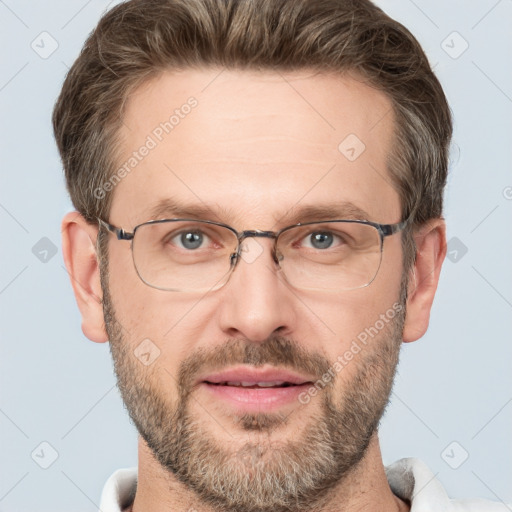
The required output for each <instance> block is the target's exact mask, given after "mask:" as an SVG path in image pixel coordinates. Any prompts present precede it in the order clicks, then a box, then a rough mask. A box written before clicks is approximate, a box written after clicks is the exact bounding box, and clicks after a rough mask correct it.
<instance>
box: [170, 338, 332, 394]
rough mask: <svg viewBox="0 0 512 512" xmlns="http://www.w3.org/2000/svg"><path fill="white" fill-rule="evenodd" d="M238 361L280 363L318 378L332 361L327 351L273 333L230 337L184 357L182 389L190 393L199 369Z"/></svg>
mask: <svg viewBox="0 0 512 512" xmlns="http://www.w3.org/2000/svg"><path fill="white" fill-rule="evenodd" d="M238 364H246V365H252V366H256V367H258V366H263V365H265V364H268V365H271V366H278V367H280V368H286V369H289V370H294V371H297V372H300V373H306V374H311V375H314V376H315V377H316V378H315V380H317V379H320V378H321V377H322V375H324V374H325V373H327V371H328V370H329V368H330V365H331V363H330V361H329V360H328V359H327V357H325V356H324V355H322V354H320V353H318V352H314V353H312V352H309V351H307V350H306V349H304V348H303V347H302V346H301V345H299V344H298V343H297V342H296V341H294V340H292V339H290V338H286V337H282V336H273V337H270V338H267V339H266V340H265V341H263V342H260V343H256V342H254V341H249V340H247V339H244V338H237V339H230V340H227V341H226V342H224V343H223V344H222V345H219V346H215V347H211V348H204V347H203V348H200V349H198V350H196V351H195V352H194V353H193V354H190V355H189V356H188V357H187V358H185V359H184V360H183V362H182V363H181V365H180V369H179V375H178V384H179V389H180V392H181V393H182V394H183V395H185V396H186V395H188V394H189V393H190V391H191V390H192V388H193V386H194V382H195V381H196V379H197V375H198V374H199V373H202V372H204V371H218V370H222V369H224V368H227V367H229V366H234V365H238Z"/></svg>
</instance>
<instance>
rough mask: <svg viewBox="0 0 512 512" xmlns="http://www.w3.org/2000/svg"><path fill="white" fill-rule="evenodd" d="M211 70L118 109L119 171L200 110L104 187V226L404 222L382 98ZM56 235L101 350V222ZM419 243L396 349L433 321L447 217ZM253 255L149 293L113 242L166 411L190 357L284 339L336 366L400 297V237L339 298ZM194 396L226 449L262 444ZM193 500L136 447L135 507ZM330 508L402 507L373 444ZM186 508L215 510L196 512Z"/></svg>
mask: <svg viewBox="0 0 512 512" xmlns="http://www.w3.org/2000/svg"><path fill="white" fill-rule="evenodd" d="M219 73H220V70H206V69H203V70H186V71H183V72H180V73H174V74H172V73H169V72H167V73H164V74H162V75H161V76H160V77H158V78H157V79H153V80H152V81H151V82H149V83H147V84H145V85H144V86H143V87H141V88H140V89H139V90H137V91H136V92H135V93H134V94H133V95H132V96H131V97H130V98H129V100H128V102H127V105H126V111H125V115H124V124H125V126H124V127H123V128H122V130H121V133H120V135H121V142H120V144H121V146H120V149H121V159H120V162H124V161H125V160H126V159H128V158H129V157H130V155H131V153H132V152H133V151H134V150H136V149H137V148H139V147H140V146H141V145H142V144H143V143H144V141H145V139H146V137H147V135H148V134H150V133H151V132H152V131H153V130H154V129H155V127H156V126H158V125H159V124H160V123H161V122H162V121H164V120H166V119H167V118H168V117H169V115H170V113H172V112H173V110H174V109H176V108H179V107H180V105H182V104H184V103H185V102H186V101H187V99H188V98H189V97H190V96H194V97H195V98H196V99H197V101H198V106H197V107H196V108H194V109H193V110H192V111H191V113H190V114H189V115H188V116H186V117H185V118H184V119H181V120H180V124H179V125H178V126H176V127H175V128H174V130H173V131H172V133H171V134H169V135H167V136H165V137H164V139H163V140H162V141H161V142H160V143H159V144H158V146H157V147H156V148H155V149H153V150H151V151H150V152H149V154H148V156H147V157H145V158H144V159H143V160H142V161H141V162H140V163H139V164H138V165H137V167H136V169H134V170H133V171H132V172H131V173H130V174H128V175H127V176H126V177H125V178H124V179H123V180H122V181H121V182H120V183H119V184H118V185H117V186H116V187H115V190H114V197H113V202H112V209H111V213H110V217H109V219H108V221H109V222H111V223H112V224H114V225H116V226H121V227H123V228H125V229H126V230H129V231H131V230H132V229H133V227H134V226H136V225H137V224H140V223H142V222H145V221H147V220H150V218H151V217H150V216H149V211H150V209H151V207H153V206H154V205H155V204H156V203H157V202H158V201H159V200H163V199H165V198H170V197H172V198H174V199H179V200H181V201H183V202H186V203H187V204H194V205H197V204H199V205H205V204H206V205H208V206H209V207H210V208H211V209H212V217H211V220H217V221H221V222H225V223H227V224H229V225H231V226H233V227H235V228H236V229H237V230H238V231H241V230H245V229H261V230H274V231H275V230H277V229H280V228H282V227H284V226H287V225H289V224H291V223H292V222H290V220H289V219H290V213H293V212H294V211H296V209H297V208H299V207H301V206H304V205H322V204H325V203H326V202H328V203H334V202H340V201H350V202H352V203H353V204H355V205H356V206H358V207H359V208H362V209H364V210H365V211H366V212H367V213H368V220H372V221H375V222H379V223H395V222H399V221H400V220H401V208H400V201H399V196H398V194H397V192H396V190H394V189H393V188H392V187H391V186H390V183H391V181H390V179H389V174H388V171H387V169H386V155H387V154H388V153H389V151H390V147H391V144H392V138H391V137H392V133H393V127H394V124H393V123H394V121H393V116H392V114H391V104H390V102H389V100H388V99H387V98H386V96H385V95H384V94H383V93H381V92H379V91H376V90H374V89H372V88H370V87H368V86H367V85H365V84H364V83H362V81H359V80H356V79H354V78H353V77H348V76H345V77H340V76H336V77H335V76H329V75H320V74H314V73H306V72H304V71H303V72H300V73H286V74H277V73H267V72H265V73H263V72H261V73H258V72H248V71H243V72H241V71H226V70H224V71H223V72H222V73H220V74H219ZM349 134H356V135H357V137H359V139H360V140H362V141H363V142H364V144H365V146H366V149H365V151H364V152H363V153H362V154H361V156H360V157H359V158H357V159H356V160H355V161H353V162H350V161H349V160H347V159H346V158H345V157H344V156H343V155H342V154H341V153H340V151H339V150H338V145H339V144H340V142H341V141H342V140H344V139H345V137H346V136H347V135H349ZM163 217H165V216H163ZM62 227H63V251H64V259H65V263H66V267H67V269H68V271H69V273H70V275H71V276H72V278H73V279H72V280H71V282H72V285H73V288H74V292H75V295H76V299H77V302H78V305H79V308H80V311H81V314H82V330H83V332H84V334H85V335H86V336H87V337H88V338H89V339H91V340H92V341H95V342H98V343H104V342H106V341H108V336H107V333H106V330H105V325H104V318H103V310H102V306H101V298H102V289H101V285H100V275H99V264H98V258H97V255H96V252H95V242H96V237H97V231H98V229H97V226H93V225H89V224H88V223H87V222H85V220H84V219H83V218H82V217H81V216H80V215H79V214H77V213H76V212H74V213H70V214H68V215H66V217H65V218H64V220H63V226H62ZM415 238H416V243H417V247H418V253H417V258H416V263H415V266H414V268H413V269H411V272H410V279H409V293H408V299H407V315H406V319H405V325H404V329H403V336H402V337H403V341H405V342H411V341H415V340H417V339H418V338H420V337H421V336H422V335H423V334H424V333H425V331H426V329H427V326H428V322H429V315H430V309H431V305H432V302H433V299H434V295H435V291H436V287H437V283H438V279H439V274H440V269H441V264H442V261H443V259H444V256H445V253H446V242H445V226H444V222H443V221H442V220H441V219H435V220H432V221H430V222H429V223H428V225H426V226H424V227H423V228H421V229H420V230H418V232H417V233H416V234H415ZM258 244H260V246H261V247H263V249H264V251H263V252H262V253H261V254H260V255H258V256H256V258H255V259H254V261H252V262H251V263H248V262H245V261H241V262H240V263H239V264H238V266H237V268H236V270H235V271H234V273H233V274H232V276H231V278H230V280H229V281H228V283H227V284H226V285H225V286H224V287H223V288H221V289H220V290H217V291H215V292H212V293H209V294H206V295H203V294H202V295H199V296H198V294H192V293H173V292H164V291H160V290H156V289H154V288H151V287H149V286H147V285H145V284H144V283H143V282H142V281H141V280H140V279H139V277H138V276H137V274H136V272H135V269H134V266H133V262H132V255H131V251H130V244H129V243H128V242H119V241H115V239H114V237H113V236H111V237H110V241H109V272H110V276H109V288H110V295H111V298H112V301H113V304H114V306H115V310H116V316H117V319H118V321H119V323H120V324H121V326H122V328H123V330H124V331H123V335H124V339H125V341H126V343H127V344H128V345H129V348H130V349H131V350H132V351H133V350H134V349H135V348H136V347H137V345H138V344H139V343H140V342H141V340H143V339H145V338H149V339H151V340H153V341H154V342H155V343H156V345H158V347H159V349H160V351H161V354H160V356H159V357H158V359H157V360H156V361H155V363H154V366H151V367H150V368H151V371H153V372H155V374H156V373H158V376H159V377H158V379H157V380H155V382H158V386H159V391H160V393H162V394H163V395H164V396H166V397H167V400H169V403H170V404H174V403H175V401H176V397H177V394H178V392H177V389H176V380H175V379H174V378H173V376H175V375H177V372H178V368H179V364H180V362H181V361H183V360H184V358H185V357H186V356H187V355H188V354H190V352H192V351H194V350H198V349H200V348H202V347H208V348H211V347H215V346H221V345H222V343H223V342H224V341H225V340H228V339H235V338H244V339H246V340H250V341H251V342H252V343H255V344H258V343H262V342H263V341H264V340H266V339H268V338H269V336H272V335H275V334H279V335H281V336H288V337H291V338H293V339H295V340H296V341H297V342H298V343H299V344H300V345H301V346H303V347H304V348H306V349H307V350H309V351H311V352H317V353H320V354H323V355H324V356H325V357H326V358H327V359H329V360H330V361H334V360H336V357H337V356H338V355H340V354H343V353H344V352H345V350H347V349H348V348H349V345H350V341H351V340H352V339H354V338H355V337H356V336H357V334H358V333H360V332H361V331H363V330H364V329H365V328H366V327H368V326H370V325H373V324H374V323H375V320H376V319H378V318H379V315H380V314H382V313H384V312H385V311H386V310H388V309H389V308H390V307H391V305H392V304H393V303H394V302H396V301H397V300H398V297H399V290H400V282H401V277H402V249H401V240H400V235H394V236H391V237H388V238H387V239H386V240H385V243H384V253H383V259H382V264H381V268H380V270H379V273H378V275H377V277H376V279H375V280H374V281H373V282H372V284H371V285H370V286H367V287H365V288H361V289H357V290H352V291H350V292H340V293H322V292H318V291H304V290H291V289H290V287H288V286H286V285H285V284H284V283H283V282H282V280H281V279H280V278H279V276H278V274H277V273H276V272H275V270H274V269H273V266H272V260H271V256H270V250H269V249H270V248H271V241H270V240H267V239H258ZM250 247H252V249H250V250H257V249H258V248H257V247H255V246H250ZM157 370H160V371H158V372H157ZM141 371H142V370H141ZM354 371H355V365H348V366H347V368H346V371H344V372H342V374H340V377H339V378H338V379H336V381H335V382H334V383H333V386H334V387H333V394H334V396H335V397H336V398H337V399H341V398H342V397H343V393H344V389H346V388H347V386H348V383H349V382H350V379H351V377H352V378H353V375H354ZM155 374H154V375H155ZM195 398H196V400H197V403H198V404H201V405H202V407H200V406H199V405H197V404H195V405H193V406H192V407H193V409H192V412H193V413H194V414H195V417H196V418H198V419H199V420H201V421H204V424H205V425H207V426H208V429H209V434H211V435H212V436H214V437H215V439H216V440H217V442H218V443H220V444H221V445H222V446H224V447H225V448H226V449H227V448H229V447H232V448H233V450H235V449H236V448H237V447H240V446H242V444H243V443H245V442H247V441H248V440H250V439H251V436H256V435H257V434H255V433H254V432H252V433H251V432H250V431H248V432H245V431H242V430H240V429H237V427H236V426H235V424H234V423H233V421H232V419H231V416H230V411H229V410H226V408H225V407H224V406H223V404H219V403H206V401H205V399H206V397H205V396H202V395H201V392H200V391H197V392H196V396H195ZM319 407H320V405H319V401H318V400H312V401H311V402H310V403H309V404H308V405H300V404H295V405H294V406H293V407H292V408H291V409H290V410H289V411H287V412H289V413H290V415H289V418H288V420H289V421H288V423H287V425H286V427H284V428H282V429H276V430H275V431H273V432H272V434H271V435H272V441H273V442H276V443H279V442H280V441H285V440H286V439H287V438H289V437H290V436H292V437H293V436H297V435H298V434H300V433H301V432H302V431H303V429H304V428H305V427H306V426H307V425H310V424H311V422H314V421H315V413H317V414H318V411H319ZM205 408H206V409H205ZM211 415H213V416H214V417H215V419H216V420H217V421H212V420H211ZM228 434H229V435H228ZM191 504H196V505H197V507H200V506H201V505H200V504H198V503H197V500H196V499H195V497H194V494H193V493H192V491H190V490H189V489H188V488H186V487H185V486H184V485H183V484H181V483H180V482H178V481H177V480H176V479H175V478H173V475H172V474H169V473H168V472H166V471H165V470H164V469H163V468H162V467H161V466H160V464H159V463H158V462H157V460H156V459H155V458H154V456H153V454H152V452H151V450H149V448H148V447H147V445H146V444H145V442H144V441H143V440H142V439H140V440H139V482H138V488H137V495H136V498H135V503H134V506H133V510H134V511H135V512H140V511H143V510H152V511H154V512H159V511H163V510H176V511H183V512H184V511H188V510H189V509H190V507H191ZM325 509H326V510H329V511H338V510H339V511H341V510H377V509H378V510H382V511H393V510H407V509H408V504H406V503H404V502H402V501H401V500H399V499H398V498H397V497H396V496H394V495H393V494H392V492H391V490H390V488H389V486H388V483H387V480H386V477H385V473H384V467H383V463H382V458H381V453H380V449H379V442H378V437H377V434H375V435H374V436H373V437H372V439H371V442H370V445H369V447H368V449H367V451H366V453H365V456H364V458H363V459H362V460H361V462H360V463H359V464H358V465H357V466H356V467H354V468H353V471H352V472H351V473H350V474H349V475H348V476H347V477H346V478H344V479H343V480H342V481H341V482H340V483H339V485H338V486H337V487H336V488H335V489H334V492H333V494H332V499H331V501H330V503H329V506H328V507H326V508H325ZM197 510H200V511H201V512H202V511H205V512H209V511H210V510H212V512H213V509H206V508H204V506H203V508H197Z"/></svg>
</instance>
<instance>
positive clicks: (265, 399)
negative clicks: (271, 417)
mask: <svg viewBox="0 0 512 512" xmlns="http://www.w3.org/2000/svg"><path fill="white" fill-rule="evenodd" d="M311 386H312V384H311V383H306V384H300V385H297V386H288V387H283V388H279V387H276V388H244V387H241V386H240V387H239V386H225V385H222V384H221V385H219V384H209V383H207V382H202V383H201V384H200V387H201V388H204V389H205V390H206V391H207V392H209V393H210V394H211V395H213V396H214V397H215V398H218V399H221V400H224V401H225V402H228V403H230V404H231V405H233V406H234V407H236V408H237V409H241V410H243V411H258V412H261V411H262V410H265V411H271V410H273V409H278V408H279V407H282V406H284V405H288V404H291V403H294V402H296V403H298V404H300V403H301V402H300V400H299V395H300V394H301V393H304V392H306V391H307V390H308V388H309V387H311Z"/></svg>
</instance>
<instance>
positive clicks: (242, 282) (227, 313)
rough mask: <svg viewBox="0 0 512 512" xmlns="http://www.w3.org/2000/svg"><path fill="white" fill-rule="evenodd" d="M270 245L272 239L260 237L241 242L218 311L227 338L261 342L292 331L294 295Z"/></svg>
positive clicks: (294, 308)
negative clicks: (238, 256) (238, 255)
mask: <svg viewBox="0 0 512 512" xmlns="http://www.w3.org/2000/svg"><path fill="white" fill-rule="evenodd" d="M272 246H273V241H272V240H269V239H262V238H258V239H255V238H247V239H245V240H244V242H243V246H242V252H241V256H240V258H239V260H238V262H237V265H236V267H235V269H234V270H233V273H232V274H231V276H230V279H229V281H228V282H227V283H226V285H224V287H223V288H222V298H221V300H220V306H219V308H220V309H219V310H218V313H219V316H218V318H219V322H220V327H221V329H222V331H223V332H224V333H225V334H226V335H228V336H229V337H242V338H246V339H248V340H251V341H255V342H262V341H265V340H266V339H268V337H269V336H271V335H277V334H279V335H280V336H285V335H287V334H289V333H290V332H291V331H292V330H293V326H294V322H295V311H296V307H294V300H296V298H295V295H294V293H293V291H292V290H291V289H290V286H289V285H288V284H287V283H286V282H285V280H284V277H283V276H282V273H281V271H280V270H279V267H278V265H277V264H276V262H275V261H274V258H273V256H272Z"/></svg>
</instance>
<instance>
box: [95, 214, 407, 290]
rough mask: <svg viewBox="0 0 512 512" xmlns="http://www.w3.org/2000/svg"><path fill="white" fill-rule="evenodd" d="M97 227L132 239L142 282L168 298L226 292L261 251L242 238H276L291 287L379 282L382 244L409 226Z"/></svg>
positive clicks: (169, 222) (280, 266)
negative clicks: (176, 294) (240, 266)
mask: <svg viewBox="0 0 512 512" xmlns="http://www.w3.org/2000/svg"><path fill="white" fill-rule="evenodd" d="M98 221H99V223H100V224H101V225H102V226H103V227H105V228H106V229H107V230H108V231H110V232H112V233H114V234H115V235H116V236H117V239H118V240H131V242H132V243H131V249H132V256H133V263H134V266H135V269H136V271H137V274H138V275H139V277H140V278H141V279H142V281H143V282H144V283H146V284H147V285H149V286H151V287H153V288H157V289H159V290H166V291H173V292H207V291H213V290H218V289H219V288H221V287H222V286H224V285H225V284H226V283H227V282H228V280H229V277H230V276H231V273H232V272H233V271H234V269H235V267H236V265H237V263H238V262H239V261H240V259H244V260H245V261H246V262H248V263H250V262H252V261H253V260H254V259H255V255H256V249H259V253H261V252H263V248H262V247H261V246H260V245H259V244H257V243H256V241H253V243H252V244H251V245H252V246H254V247H252V248H251V250H250V251H248V250H247V249H248V241H246V239H250V238H272V239H273V240H274V246H273V248H272V258H273V260H274V263H275V265H276V268H277V270H278V271H280V272H281V273H282V275H283V277H284V278H285V279H286V281H287V282H288V284H290V285H291V286H293V287H294V288H299V289H304V290H322V291H344V290H353V289H357V288H363V287H365V286H368V285H369V284H370V283H371V282H372V281H373V280H374V279H375V277H376V276H377V273H378V271H379V267H380V264H381V261H382V251H383V246H384V238H385V237H387V236H390V235H393V234H395V233H398V232H399V231H401V230H403V229H404V228H405V227H406V225H407V223H408V220H405V221H403V222H399V223H397V224H377V223H375V222H370V221H366V220H326V221H315V222H306V223H303V224H302V223H299V224H295V225H293V226H288V227H285V228H283V229H281V230H280V231H277V232H274V231H260V230H249V231H242V232H241V233H239V232H238V231H236V230H235V229H234V228H232V227H230V226H228V225H226V224H222V223H219V222H213V221H209V220H196V219H164V220H150V221H148V222H144V223H142V224H139V225H138V226H136V227H135V228H134V229H133V232H127V231H125V230H124V229H122V228H118V227H116V226H113V225H112V224H109V223H108V222H105V221H103V220H101V219H98ZM249 253H251V254H249ZM258 255H259V254H258ZM258 255H256V257H257V256H258Z"/></svg>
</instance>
